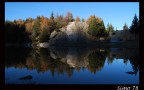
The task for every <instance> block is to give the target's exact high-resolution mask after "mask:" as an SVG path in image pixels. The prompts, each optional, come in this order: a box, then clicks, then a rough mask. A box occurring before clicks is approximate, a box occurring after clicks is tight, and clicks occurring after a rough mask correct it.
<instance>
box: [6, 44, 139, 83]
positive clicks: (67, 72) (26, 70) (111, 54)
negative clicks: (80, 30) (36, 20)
mask: <svg viewBox="0 0 144 90" xmlns="http://www.w3.org/2000/svg"><path fill="white" fill-rule="evenodd" d="M5 84H139V49H138V48H92V47H54V46H53V47H49V48H39V49H32V48H22V47H21V48H5Z"/></svg>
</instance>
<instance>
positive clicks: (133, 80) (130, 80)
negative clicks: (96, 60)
mask: <svg viewBox="0 0 144 90" xmlns="http://www.w3.org/2000/svg"><path fill="white" fill-rule="evenodd" d="M127 71H133V69H132V66H131V64H130V62H129V61H128V63H127V64H124V63H123V59H115V60H114V61H113V62H112V63H111V64H108V60H107V59H106V61H105V64H104V67H103V68H102V69H101V70H100V71H97V72H96V73H95V74H94V73H91V71H89V70H88V69H87V68H85V69H84V70H83V69H80V71H79V72H78V71H77V70H76V69H74V72H73V74H72V76H71V77H68V75H67V73H64V74H58V73H57V72H55V74H54V76H52V73H51V71H49V70H48V71H46V72H39V73H38V72H37V70H35V69H33V70H27V69H26V68H23V69H19V68H14V67H10V68H6V69H5V81H6V82H5V83H6V84H7V83H16V84H17V83H19V84H28V83H29V84H139V72H138V73H137V74H136V75H135V74H134V75H129V74H127V73H126V72H127ZM27 75H32V79H31V80H19V78H21V77H24V76H27Z"/></svg>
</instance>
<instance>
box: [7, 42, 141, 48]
mask: <svg viewBox="0 0 144 90" xmlns="http://www.w3.org/2000/svg"><path fill="white" fill-rule="evenodd" d="M51 46H52V47H53V46H56V47H98V48H139V41H126V42H99V41H92V42H78V43H61V44H58V45H49V46H48V47H51ZM5 47H31V48H35V47H33V46H32V44H31V45H27V44H5ZM36 47H39V46H36ZM48 47H42V48H48Z"/></svg>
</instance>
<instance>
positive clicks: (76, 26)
mask: <svg viewBox="0 0 144 90" xmlns="http://www.w3.org/2000/svg"><path fill="white" fill-rule="evenodd" d="M87 29H88V25H87V24H86V22H70V23H69V25H67V26H66V27H65V28H64V27H63V28H61V31H60V32H56V31H54V32H52V33H51V35H50V41H49V43H50V44H57V42H59V44H62V43H69V42H70V43H72V42H83V41H86V39H87V33H86V32H87Z"/></svg>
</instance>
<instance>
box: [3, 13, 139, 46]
mask: <svg viewBox="0 0 144 90" xmlns="http://www.w3.org/2000/svg"><path fill="white" fill-rule="evenodd" d="M72 21H75V22H86V23H87V24H88V31H87V33H88V34H89V35H91V36H92V37H94V38H99V37H108V35H109V32H110V31H113V30H114V27H113V25H112V24H109V23H108V24H107V28H106V27H105V24H104V21H103V20H102V19H101V18H99V17H96V16H95V15H91V16H90V17H89V18H88V19H87V20H84V19H83V18H82V19H80V17H78V16H77V17H76V18H75V19H74V18H73V15H72V13H71V12H67V13H66V15H65V16H63V15H59V14H57V15H54V13H53V12H52V13H51V16H50V17H49V18H48V17H44V16H37V18H35V19H33V18H27V19H26V20H21V19H19V20H14V21H8V20H7V21H5V41H6V43H8V44H9V43H10V44H19V43H35V44H37V43H42V42H47V41H48V40H49V36H50V34H51V33H52V32H53V31H57V32H59V31H60V28H62V27H66V26H67V25H68V23H69V22H72ZM123 29H124V30H129V31H130V32H131V33H133V34H138V33H139V19H138V18H137V16H136V15H135V16H134V19H133V21H132V25H131V26H130V28H128V26H127V24H125V25H124V26H123Z"/></svg>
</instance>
